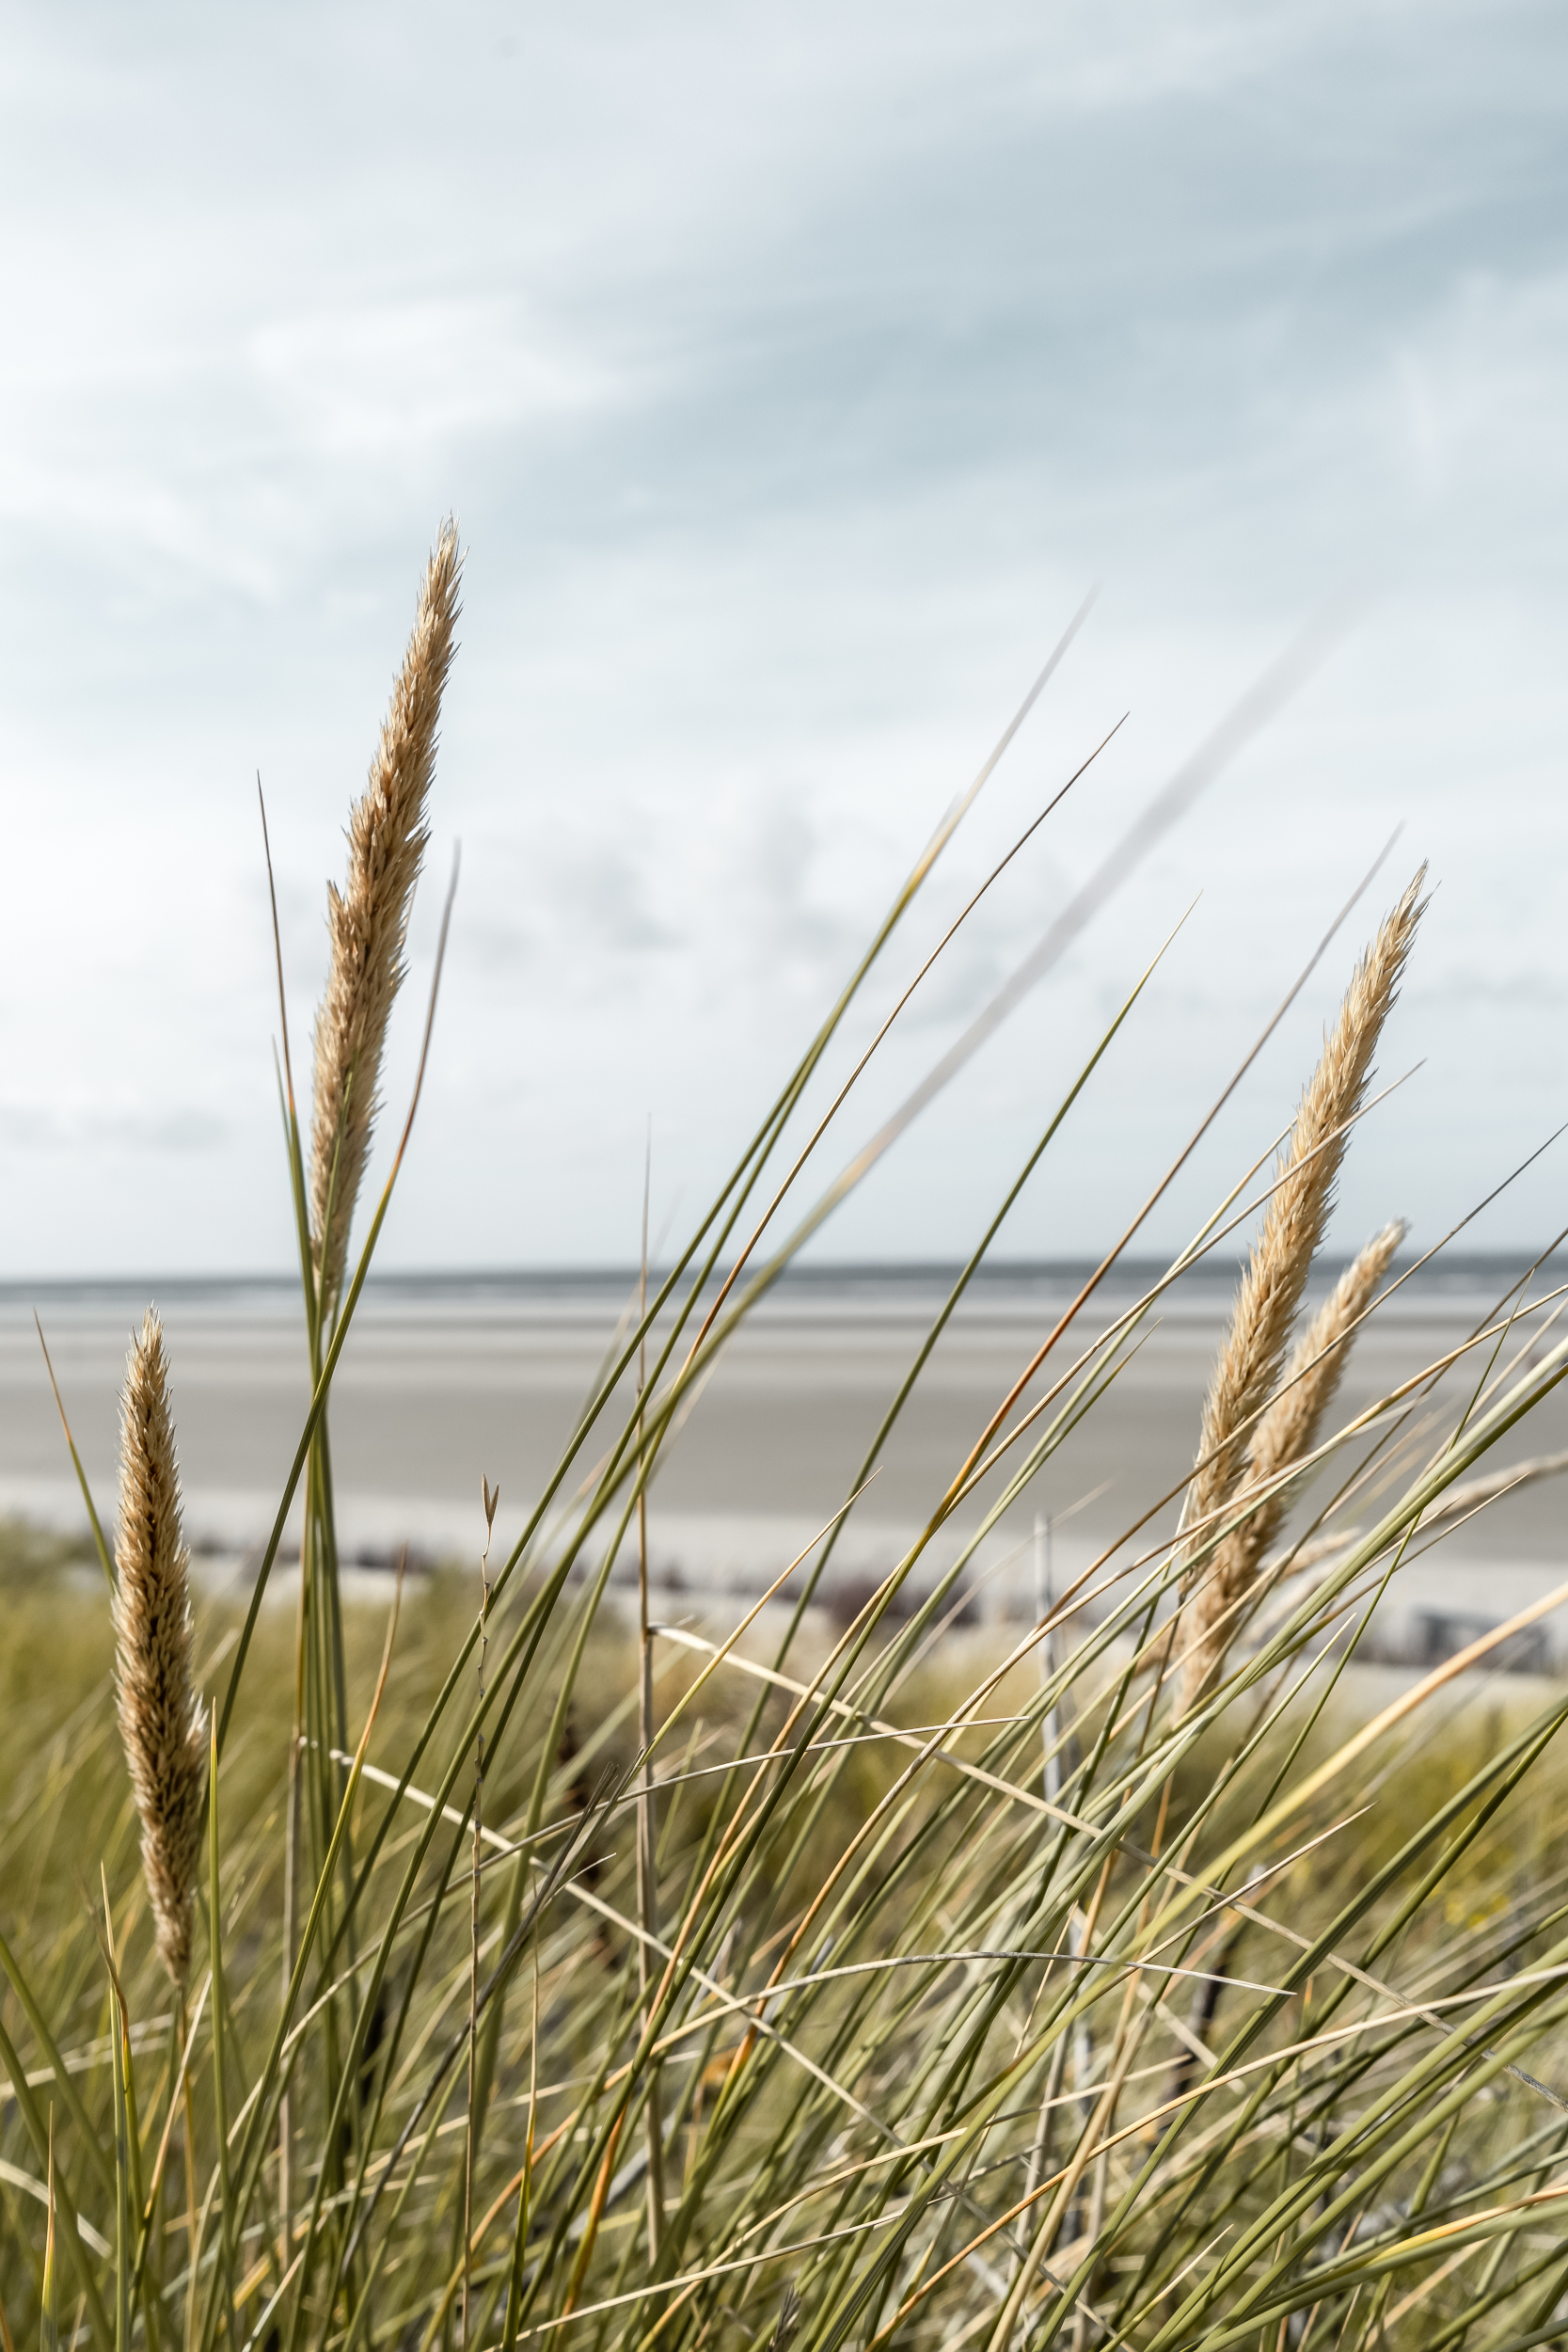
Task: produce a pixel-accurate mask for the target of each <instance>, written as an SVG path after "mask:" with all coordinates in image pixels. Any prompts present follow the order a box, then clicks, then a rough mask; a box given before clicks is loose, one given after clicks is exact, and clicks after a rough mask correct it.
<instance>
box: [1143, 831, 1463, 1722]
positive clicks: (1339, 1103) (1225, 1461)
mask: <svg viewBox="0 0 1568 2352" xmlns="http://www.w3.org/2000/svg"><path fill="white" fill-rule="evenodd" d="M1425 880H1426V868H1425V866H1422V867H1421V869H1420V871H1419V872H1418V874H1417V875H1416V877H1415V880H1414V881H1413V882H1411V884H1410V887H1409V889H1408V890H1407V891H1406V892H1405V893H1404V896H1403V897H1402V898H1401V900H1400V902H1399V904H1398V906H1396V907H1395V908H1394V910H1393V912H1392V914H1389V915H1388V917H1387V918H1386V921H1385V922H1384V924H1383V926H1382V928H1381V930H1379V931H1378V934H1377V937H1376V938H1375V939H1374V940H1373V941H1372V943H1371V946H1370V947H1369V948H1368V949H1367V950H1366V953H1365V954H1364V955H1363V956H1362V958H1361V961H1360V962H1359V963H1358V964H1357V965H1356V968H1355V972H1354V976H1353V977H1352V979H1351V984H1350V987H1349V989H1348V990H1347V991H1346V993H1345V999H1344V1002H1343V1004H1342V1005H1341V1006H1340V1008H1339V1017H1338V1021H1337V1022H1336V1024H1335V1025H1334V1028H1333V1029H1332V1031H1331V1032H1330V1034H1329V1036H1328V1038H1327V1040H1326V1041H1325V1042H1324V1046H1323V1057H1322V1059H1321V1060H1320V1061H1319V1063H1318V1066H1317V1069H1316V1070H1315V1071H1314V1072H1313V1073H1312V1076H1311V1078H1310V1079H1309V1081H1308V1082H1307V1088H1306V1090H1305V1091H1304V1093H1303V1095H1302V1098H1301V1104H1300V1107H1299V1109H1298V1110H1297V1112H1296V1118H1295V1124H1294V1125H1293V1127H1292V1128H1291V1136H1290V1141H1289V1143H1288V1144H1287V1146H1286V1150H1285V1153H1284V1158H1283V1161H1282V1165H1281V1172H1282V1175H1283V1177H1284V1181H1283V1182H1282V1183H1281V1184H1278V1185H1277V1186H1276V1188H1275V1192H1274V1195H1273V1197H1272V1199H1271V1200H1270V1202H1269V1206H1268V1211H1267V1214H1266V1216H1265V1217H1264V1220H1263V1229H1262V1231H1261V1232H1260V1233H1259V1236H1258V1239H1257V1241H1256V1242H1255V1243H1254V1245H1253V1250H1252V1256H1251V1259H1250V1261H1249V1263H1248V1265H1247V1269H1246V1273H1245V1274H1244V1276H1243V1279H1242V1287H1241V1290H1240V1292H1239V1293H1238V1295H1237V1299H1236V1306H1235V1311H1234V1313H1233V1314H1232V1317H1231V1322H1230V1330H1229V1334H1228V1336H1227V1341H1226V1343H1225V1346H1224V1348H1223V1350H1222V1351H1221V1354H1220V1359H1219V1362H1218V1364H1217V1365H1216V1366H1215V1369H1214V1376H1213V1379H1212V1382H1211V1383H1210V1388H1209V1394H1208V1397H1207V1398H1206V1400H1205V1403H1204V1407H1203V1429H1202V1435H1201V1437H1200V1438H1199V1440H1198V1450H1197V1468H1196V1470H1195V1472H1194V1475H1193V1482H1192V1485H1191V1486H1190V1487H1189V1488H1188V1490H1187V1504H1186V1511H1185V1519H1186V1524H1187V1525H1188V1526H1189V1527H1190V1528H1193V1529H1194V1530H1195V1531H1196V1534H1195V1548H1196V1547H1200V1546H1201V1545H1202V1544H1203V1543H1204V1542H1205V1541H1206V1540H1207V1539H1208V1538H1209V1537H1210V1536H1212V1533H1213V1527H1214V1521H1215V1518H1216V1517H1217V1516H1218V1514H1220V1513H1221V1512H1222V1511H1224V1509H1225V1507H1226V1505H1227V1503H1228V1502H1230V1501H1231V1500H1232V1498H1233V1496H1234V1494H1235V1491H1236V1488H1237V1486H1238V1485H1239V1483H1240V1481H1241V1479H1242V1476H1243V1471H1244V1470H1245V1466H1246V1446H1247V1441H1248V1438H1249V1436H1250V1434H1251V1432H1252V1430H1253V1428H1254V1426H1255V1425H1256V1422H1257V1420H1258V1416H1259V1414H1260V1413H1261V1412H1262V1410H1263V1408H1264V1406H1266V1405H1267V1403H1268V1400H1269V1397H1270V1396H1271V1394H1272V1393H1273V1391H1274V1389H1275V1385H1276V1383H1277V1381H1278V1378H1279V1374H1280V1368H1281V1366H1282V1364H1283V1362H1284V1358H1285V1349H1286V1345H1287V1343H1288V1342H1289V1339H1290V1335H1291V1324H1292V1322H1293V1321H1294V1319H1295V1313H1296V1309H1297V1307H1298V1306H1299V1305H1300V1303H1301V1295H1302V1292H1303V1291H1304V1289H1305V1288H1306V1285H1307V1274H1308V1271H1309V1270H1310V1267H1311V1263H1312V1259H1313V1256H1314V1253H1315V1252H1316V1250H1317V1248H1318V1244H1319V1242H1320V1241H1321V1240H1322V1238H1323V1228H1324V1226H1325V1225H1326V1223H1327V1221H1328V1214H1329V1211H1330V1209H1331V1208H1332V1206H1333V1201H1334V1184H1335V1179H1336V1178H1337V1176H1338V1171H1339V1163H1340V1161H1341V1159H1342V1158H1343V1156H1344V1150H1345V1144H1346V1141H1347V1134H1346V1130H1347V1128H1348V1125H1349V1122H1350V1121H1351V1120H1353V1119H1354V1116H1355V1114H1356V1112H1357V1111H1358V1110H1359V1108H1360V1106H1361V1104H1362V1100H1363V1098H1364V1096H1365V1094H1366V1090H1367V1082H1368V1080H1369V1078H1370V1075H1371V1067H1372V1056H1373V1055H1374V1054H1375V1053H1376V1051H1377V1041H1378V1039H1379V1037H1380V1036H1381V1034H1382V1031H1383V1025H1384V1023H1385V1021H1386V1019H1387V1017H1388V1013H1389V1010H1390V1009H1391V1007H1392V1005H1393V1003H1394V999H1395V996H1396V994H1397V993H1398V988H1399V980H1400V975H1401V973H1402V971H1403V969H1404V964H1405V959H1406V958H1407V956H1408V955H1409V953H1410V948H1411V945H1412V943H1413V941H1414V939H1415V936H1416V928H1417V925H1418V923H1419V921H1420V919H1421V915H1422V914H1423V912H1424V911H1425V903H1426V902H1425V900H1424V899H1423V898H1421V896H1420V892H1421V885H1422V883H1423V882H1424V881H1425ZM1212 1556H1213V1555H1212ZM1212 1556H1211V1557H1212ZM1183 1589H1184V1592H1185V1593H1186V1594H1187V1595H1188V1596H1189V1601H1188V1607H1187V1609H1186V1612H1185V1622H1184V1625H1183V1629H1182V1634H1181V1648H1182V1688H1183V1691H1184V1692H1185V1694H1186V1695H1187V1697H1188V1698H1189V1699H1191V1698H1194V1697H1196V1695H1197V1693H1198V1692H1200V1691H1201V1690H1202V1688H1203V1686H1204V1684H1205V1682H1206V1681H1208V1680H1209V1679H1210V1678H1211V1677H1212V1673H1213V1670H1214V1667H1215V1666H1216V1664H1217V1663H1218V1661H1219V1658H1220V1657H1221V1656H1223V1651H1224V1639H1223V1630H1222V1632H1220V1633H1216V1632H1215V1631H1214V1630H1213V1628H1214V1623H1215V1619H1216V1618H1217V1617H1219V1616H1221V1615H1222V1614H1224V1613H1225V1610H1226V1608H1227V1605H1228V1604H1227V1603H1226V1602H1225V1601H1224V1600H1223V1599H1222V1597H1220V1594H1219V1592H1218V1588H1217V1580H1216V1579H1215V1578H1214V1576H1213V1575H1212V1573H1211V1560H1204V1561H1195V1562H1194V1563H1193V1565H1191V1566H1190V1567H1189V1569H1188V1571H1187V1575H1186V1577H1185V1579H1184V1582H1183ZM1194 1596H1196V1598H1195V1597H1194Z"/></svg>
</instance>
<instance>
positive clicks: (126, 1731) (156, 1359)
mask: <svg viewBox="0 0 1568 2352" xmlns="http://www.w3.org/2000/svg"><path fill="white" fill-rule="evenodd" d="M189 1566H190V1554H189V1553H188V1552H187V1550H186V1549H185V1547H184V1543H183V1541H182V1536H181V1529H180V1466H179V1464H178V1462H177V1461H176V1459H175V1453H174V1424H173V1421H172V1419H171V1418H170V1414H169V1405H168V1367H167V1363H166V1358H165V1355H164V1329H163V1325H162V1324H161V1323H160V1322H159V1320H158V1317H157V1315H156V1314H155V1313H154V1312H153V1311H152V1309H151V1308H149V1309H148V1311H147V1315H146V1317H145V1319H144V1321H143V1323H142V1327H141V1331H140V1334H139V1336H138V1337H137V1338H136V1339H135V1341H133V1343H132V1346H131V1353H130V1357H129V1359H127V1363H126V1369H125V1391H124V1394H123V1397H122V1399H121V1403H120V1438H119V1534H118V1539H117V1542H116V1545H115V1594H114V1604H113V1607H114V1625H115V1643H116V1681H117V1684H118V1689H119V1728H120V1736H121V1738H122V1739H123V1740H124V1742H125V1759H126V1762H127V1764H128V1765H129V1766H130V1770H131V1786H132V1788H133V1790H134V1791H135V1800H136V1811H137V1813H138V1815H139V1816H140V1819H141V1858H142V1870H143V1873H144V1875H145V1877H146V1880H147V1891H148V1895H149V1898H150V1901H151V1905H152V1919H153V1926H154V1928H155V1931H156V1934H157V1943H158V1957H159V1958H160V1959H161V1960H162V1962H163V1963H164V1966H165V1967H166V1969H167V1971H168V1974H169V1978H170V1980H171V1981H172V1982H173V1983H174V1984H175V1985H177V1986H180V1987H183V1985H184V1982H185V1979H186V1978H187V1977H188V1975H189V1974H190V1965H191V1914H192V1906H193V1902H194V1899H195V1891H196V1874H197V1865H198V1859H199V1855H200V1848H201V1799H202V1791H203V1788H204V1787H205V1783H206V1764H207V1731H206V1710H205V1708H203V1707H202V1705H201V1702H200V1700H199V1699H198V1696H197V1694H196V1692H195V1690H194V1689H193V1688H192V1684H191V1642H192V1625H191V1601H190V1582H189Z"/></svg>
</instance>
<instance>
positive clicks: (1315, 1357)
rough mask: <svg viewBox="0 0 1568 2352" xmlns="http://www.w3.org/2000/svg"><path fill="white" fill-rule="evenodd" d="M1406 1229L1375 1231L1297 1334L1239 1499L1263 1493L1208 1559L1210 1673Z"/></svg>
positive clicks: (1399, 1222)
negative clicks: (1291, 1477) (1288, 1475)
mask: <svg viewBox="0 0 1568 2352" xmlns="http://www.w3.org/2000/svg"><path fill="white" fill-rule="evenodd" d="M1404 1233H1405V1227H1404V1221H1403V1219H1402V1218H1396V1219H1395V1221H1394V1222H1393V1224H1391V1225H1386V1226H1385V1227H1384V1229H1383V1231H1382V1232H1381V1233H1374V1234H1373V1236H1372V1238H1371V1240H1370V1242H1368V1243H1367V1244H1366V1246H1365V1248H1363V1249H1361V1250H1360V1251H1359V1252H1358V1253H1357V1255H1356V1256H1355V1257H1354V1259H1353V1260H1352V1261H1351V1263H1350V1264H1349V1265H1348V1266H1347V1267H1346V1268H1345V1271H1344V1272H1343V1274H1341V1275H1340V1277H1339V1279H1338V1282H1336V1283H1335V1285H1334V1288H1333V1290H1332V1291H1331V1292H1330V1293H1329V1295H1328V1296H1327V1298H1326V1299H1324V1301H1323V1305H1322V1307H1321V1308H1320V1309H1319V1311H1318V1312H1317V1313H1316V1314H1315V1315H1314V1316H1313V1318H1312V1321H1311V1323H1310V1324H1309V1325H1308V1326H1307V1329H1306V1330H1305V1331H1304V1332H1303V1334H1302V1336H1301V1338H1300V1339H1299V1340H1298V1341H1297V1342H1296V1344H1295V1347H1294V1349H1293V1350H1292V1352H1291V1360H1290V1363H1289V1364H1288V1365H1287V1367H1286V1371H1285V1382H1284V1386H1283V1387H1282V1389H1281V1390H1280V1392H1279V1394H1278V1395H1277V1396H1276V1397H1275V1401H1274V1403H1273V1404H1272V1405H1271V1406H1269V1409H1268V1411H1267V1412H1266V1413H1265V1414H1264V1416H1263V1418H1262V1420H1261V1421H1260V1422H1259V1423H1258V1426H1257V1428H1256V1429H1255V1430H1254V1432H1253V1436H1252V1442H1251V1444H1250V1445H1249V1446H1248V1447H1247V1453H1246V1469H1245V1471H1244V1474H1243V1477H1242V1478H1241V1480H1240V1481H1239V1482H1238V1485H1237V1490H1236V1497H1235V1500H1236V1502H1237V1503H1238V1504H1241V1503H1243V1502H1245V1501H1246V1499H1247V1496H1248V1495H1249V1494H1251V1493H1252V1492H1253V1491H1254V1490H1255V1489H1261V1490H1263V1492H1264V1500H1263V1501H1262V1502H1259V1506H1258V1508H1257V1510H1256V1511H1254V1513H1253V1514H1252V1517H1251V1518H1248V1519H1243V1522H1242V1524H1241V1525H1240V1526H1239V1527H1236V1528H1232V1530H1231V1532H1230V1534H1228V1535H1227V1536H1226V1538H1225V1540H1224V1542H1223V1543H1221V1544H1220V1545H1219V1546H1218V1547H1217V1549H1215V1551H1214V1553H1213V1556H1212V1561H1211V1563H1210V1566H1209V1571H1208V1575H1207V1579H1206V1581H1205V1586H1204V1595H1203V1601H1204V1614H1205V1617H1206V1619H1207V1621H1208V1624H1209V1628H1210V1646H1211V1649H1212V1651H1214V1652H1215V1653H1216V1654H1214V1655H1212V1656H1211V1658H1210V1659H1209V1661H1207V1664H1206V1667H1205V1673H1206V1674H1207V1675H1212V1674H1213V1673H1214V1672H1215V1671H1216V1670H1217V1669H1218V1667H1219V1666H1220V1665H1221V1664H1222V1662H1223V1658H1224V1649H1225V1646H1226V1645H1227V1644H1228V1643H1229V1642H1230V1641H1231V1640H1232V1639H1233V1637H1234V1634H1235V1631H1236V1626H1237V1621H1238V1617H1239V1614H1240V1608H1241V1605H1242V1604H1243V1602H1244V1601H1245V1599H1246V1597H1247V1595H1248V1594H1249V1593H1251V1591H1252V1589H1253V1587H1254V1585H1255V1584H1256V1583H1257V1581H1258V1575H1259V1567H1260V1565H1261V1563H1262V1561H1263V1558H1264V1555H1265V1553H1266V1552H1267V1551H1268V1549H1269V1548H1270V1546H1271V1545H1272V1544H1273V1543H1274V1541H1275V1537H1276V1536H1277V1534H1279V1530H1280V1526H1281V1524H1282V1522H1283V1520H1284V1518H1285V1514H1286V1511H1287V1509H1288V1508H1289V1506H1290V1500H1291V1497H1290V1489H1289V1486H1288V1484H1287V1483H1286V1480H1285V1477H1284V1473H1285V1472H1286V1471H1288V1470H1290V1468H1291V1464H1292V1463H1293V1462H1299V1461H1302V1460H1303V1459H1305V1457H1306V1456H1307V1454H1310V1453H1311V1451H1312V1448H1313V1446H1314V1445H1315V1444H1316V1442H1317V1436H1318V1431H1319V1430H1320V1429H1321V1428H1322V1426H1323V1416H1324V1414H1325V1413H1326V1412H1327V1411H1328V1408H1329V1406H1331V1405H1332V1404H1333V1402H1334V1398H1335V1395H1336V1393H1337V1391H1338V1386H1339V1382H1340V1380H1341V1378H1342V1377H1343V1375H1344V1370H1345V1365H1346V1363H1347V1362H1348V1361H1349V1359H1350V1349H1351V1341H1352V1338H1353V1336H1354V1331H1355V1328H1356V1326H1357V1325H1358V1324H1359V1322H1360V1320H1361V1317H1362V1316H1363V1315H1364V1314H1365V1313H1366V1311H1367V1309H1368V1307H1369V1306H1370V1304H1371V1300H1372V1296H1373V1295H1374V1293H1375V1292H1376V1289H1377V1286H1378V1284H1379V1283H1380V1282H1381V1281H1382V1279H1383V1278H1384V1275H1385V1274H1386V1272H1387V1270H1388V1264H1389V1261H1390V1260H1391V1259H1392V1257H1393V1255H1394V1252H1395V1250H1396V1249H1397V1248H1399V1246H1400V1244H1401V1242H1402V1240H1403V1239H1404ZM1271 1490H1272V1491H1271ZM1221 1621H1223V1623H1222V1622H1221Z"/></svg>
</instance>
